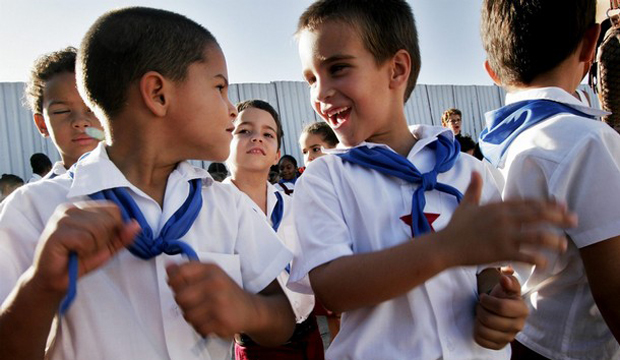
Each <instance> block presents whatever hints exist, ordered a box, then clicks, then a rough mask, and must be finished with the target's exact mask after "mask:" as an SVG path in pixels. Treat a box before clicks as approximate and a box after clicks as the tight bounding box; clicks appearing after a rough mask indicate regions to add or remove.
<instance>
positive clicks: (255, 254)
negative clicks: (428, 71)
mask: <svg viewBox="0 0 620 360" xmlns="http://www.w3.org/2000/svg"><path fill="white" fill-rule="evenodd" d="M196 178H200V179H202V199H203V205H202V209H201V211H200V215H199V216H198V218H197V219H196V221H195V222H194V224H193V226H192V228H191V229H190V230H189V232H188V233H187V234H186V235H185V236H183V237H182V238H181V240H183V241H185V242H186V243H188V244H189V245H191V246H192V247H193V249H194V250H196V253H197V254H198V256H199V258H200V259H201V261H204V262H214V263H216V264H218V265H219V266H221V267H222V268H223V269H224V270H225V271H226V272H227V273H228V275H229V276H230V277H231V278H232V279H234V280H235V281H236V282H237V283H238V284H239V285H241V286H242V287H243V288H244V289H245V290H247V291H249V292H253V293H256V292H259V291H261V290H262V289H263V288H265V287H266V286H267V285H269V284H270V283H271V282H272V281H273V280H274V279H275V278H276V276H277V275H278V274H279V273H280V272H281V271H282V269H283V268H284V267H285V266H286V264H288V263H289V262H290V261H291V259H292V254H291V253H290V251H288V250H287V249H286V248H285V247H284V246H283V245H282V244H281V242H280V241H279V240H278V238H277V236H276V235H275V233H274V232H273V230H272V229H271V228H270V227H269V225H267V224H266V223H265V221H264V219H263V218H262V217H260V216H258V214H256V212H255V211H254V210H253V209H252V207H251V204H250V202H249V201H248V198H247V197H246V196H244V195H243V194H242V193H241V192H240V191H238V190H236V189H234V188H232V187H230V186H225V185H222V184H219V183H217V182H215V181H213V180H212V179H211V177H210V176H209V174H208V172H207V171H206V170H203V169H199V168H195V167H193V166H191V165H190V164H189V163H187V162H182V163H180V164H179V165H178V166H177V168H176V169H175V170H174V171H173V172H172V173H171V174H170V176H169V178H168V182H167V185H166V192H165V197H164V206H163V211H162V209H161V208H160V207H159V205H158V204H157V203H156V202H155V201H154V200H152V199H151V198H150V197H148V196H147V195H146V194H144V193H143V192H142V191H141V190H139V189H138V188H136V187H135V186H133V185H132V184H130V183H129V182H128V181H127V179H126V178H125V177H124V176H123V174H122V173H121V172H120V170H119V169H118V168H117V167H116V166H115V165H114V164H113V163H112V162H111V161H110V160H109V158H108V156H107V153H106V151H105V147H104V146H103V144H101V145H99V146H98V147H97V148H96V149H95V150H94V151H93V152H92V153H91V154H90V155H89V156H88V157H87V158H85V159H83V160H82V161H81V162H80V163H78V165H77V168H76V169H75V179H74V180H73V181H72V180H71V179H70V177H69V175H68V174H67V175H63V176H60V177H57V178H55V179H52V180H43V181H40V182H37V183H35V184H31V185H29V186H27V187H24V189H18V190H19V193H17V194H16V196H14V197H12V198H11V199H10V202H9V203H8V204H7V205H6V206H5V207H4V208H3V209H2V212H0V279H1V285H0V302H1V301H4V299H5V298H6V296H7V293H8V291H10V290H11V288H12V287H13V286H14V284H15V283H16V282H17V280H18V278H19V276H20V275H21V274H22V273H23V272H24V271H25V270H26V269H27V268H28V267H29V266H30V265H31V263H32V261H33V255H34V249H35V246H36V245H37V240H38V239H39V235H40V234H41V232H42V230H43V228H44V226H45V223H46V222H47V220H48V219H49V217H50V215H51V214H52V212H53V211H54V209H55V208H56V207H57V206H58V205H59V204H61V203H64V202H67V201H71V202H73V201H81V200H85V199H87V196H86V194H90V193H93V192H96V191H99V190H102V189H105V188H113V187H118V186H123V187H128V188H129V189H128V192H129V193H130V194H131V196H132V198H133V199H134V200H135V201H136V203H137V204H138V206H139V207H140V209H141V210H142V212H143V214H144V216H145V218H146V220H147V222H148V223H149V225H150V226H151V228H152V229H153V232H154V234H155V235H157V234H159V232H160V231H161V228H162V227H163V225H164V224H165V222H166V221H167V220H168V218H170V216H171V215H172V214H173V213H174V212H175V211H176V210H177V209H178V208H179V207H180V206H181V204H182V203H183V202H184V201H185V199H186V198H187V195H188V193H189V183H188V180H190V179H196ZM42 199H44V200H45V201H42ZM184 261H186V260H185V259H184V258H183V257H182V256H181V255H175V256H168V255H163V254H162V255H160V256H157V257H156V258H154V259H151V260H148V261H145V260H142V259H140V258H137V257H135V256H133V255H131V253H129V251H127V250H122V251H121V252H120V253H118V254H117V255H116V256H115V257H114V258H113V259H112V260H110V261H109V262H108V263H107V264H106V265H104V266H103V267H101V268H100V269H98V270H95V271H93V272H92V273H90V274H88V275H87V276H84V277H82V278H80V279H79V281H78V286H77V296H76V298H75V301H74V302H73V304H72V305H71V307H70V308H69V310H68V312H67V313H66V314H65V315H64V316H62V317H60V321H58V322H57V325H58V327H57V328H53V329H52V334H51V335H50V339H51V341H50V347H49V351H48V356H49V358H50V359H63V360H64V359H102V360H103V359H115V360H124V359H126V360H135V359H149V360H151V359H174V360H177V359H226V360H229V359H230V349H231V341H230V340H223V339H219V338H217V337H215V336H208V337H207V338H206V340H203V339H202V338H201V336H200V335H199V334H198V333H196V332H195V331H194V330H193V328H192V327H191V325H189V324H188V323H187V322H186V321H185V320H184V319H183V316H182V313H181V310H180V309H179V307H178V306H177V304H176V303H175V301H174V298H173V294H172V291H171V289H170V288H169V286H168V285H167V283H166V277H167V276H166V270H165V266H166V265H167V264H169V263H171V262H184ZM57 319H58V318H57Z"/></svg>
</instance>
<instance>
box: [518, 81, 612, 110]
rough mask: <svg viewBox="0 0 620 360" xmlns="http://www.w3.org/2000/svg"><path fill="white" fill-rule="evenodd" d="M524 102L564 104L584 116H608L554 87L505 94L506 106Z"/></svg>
mask: <svg viewBox="0 0 620 360" xmlns="http://www.w3.org/2000/svg"><path fill="white" fill-rule="evenodd" d="M524 100H551V101H555V102H559V103H562V104H566V105H568V106H570V107H572V108H575V109H577V110H579V111H581V112H583V113H584V114H587V115H593V116H597V117H600V116H604V115H609V114H610V113H609V112H607V111H603V110H598V109H594V108H591V107H589V106H586V105H584V104H583V103H582V102H581V101H579V100H578V99H577V98H575V97H574V96H573V95H571V94H569V93H568V92H566V90H564V89H561V88H559V87H555V86H550V87H542V88H534V89H527V90H521V91H516V92H510V93H508V94H506V105H510V104H513V103H516V102H519V101H524Z"/></svg>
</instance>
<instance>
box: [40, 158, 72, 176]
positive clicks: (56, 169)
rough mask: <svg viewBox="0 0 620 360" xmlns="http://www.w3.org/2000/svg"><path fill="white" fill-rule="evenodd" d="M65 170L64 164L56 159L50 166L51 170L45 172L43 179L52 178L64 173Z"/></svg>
mask: <svg viewBox="0 0 620 360" xmlns="http://www.w3.org/2000/svg"><path fill="white" fill-rule="evenodd" d="M66 172H67V169H65V164H64V163H63V162H62V161H56V162H55V163H54V165H53V166H52V170H50V172H48V173H47V174H45V176H44V177H43V179H53V178H55V177H57V176H60V175H63V174H65V173H66Z"/></svg>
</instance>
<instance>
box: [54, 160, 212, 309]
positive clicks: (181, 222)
mask: <svg viewBox="0 0 620 360" xmlns="http://www.w3.org/2000/svg"><path fill="white" fill-rule="evenodd" d="M69 175H70V176H71V178H73V172H70V174H69ZM201 188H202V180H201V179H193V180H190V191H189V195H188V197H187V199H186V200H185V202H184V203H183V205H181V207H180V208H179V209H178V210H177V211H176V212H175V213H174V214H173V215H172V216H171V217H170V219H168V221H167V222H166V224H164V227H163V228H162V230H161V232H160V233H159V236H158V237H157V238H155V239H154V238H153V230H152V229H151V227H150V226H149V224H148V223H147V221H146V219H145V218H144V215H143V214H142V211H141V210H140V208H139V207H138V205H137V204H136V202H135V201H134V200H133V199H132V198H131V196H130V195H129V193H128V192H127V190H126V189H125V188H122V187H119V188H113V189H105V190H102V191H99V192H96V193H94V194H91V195H90V197H91V198H92V199H93V200H110V201H112V202H114V203H115V204H116V205H118V207H119V208H120V209H121V214H122V217H123V220H124V221H125V222H128V221H130V220H131V219H135V220H136V221H137V222H138V223H139V224H140V227H141V231H140V233H139V234H138V235H136V238H135V240H134V242H133V244H131V245H130V246H128V250H129V251H130V252H131V253H132V254H133V255H135V256H137V257H139V258H141V259H144V260H148V259H151V258H153V257H155V256H157V255H160V254H161V253H165V254H168V255H175V254H184V255H185V256H187V257H188V258H189V259H190V260H198V255H197V254H196V252H195V251H194V249H192V247H191V246H189V245H188V244H186V243H184V242H182V241H180V240H179V239H180V238H181V237H183V236H184V235H185V234H186V233H187V231H189V229H190V228H191V227H192V225H193V223H194V220H196V217H198V213H200V209H201V208H202V192H201ZM77 262H78V259H77V255H76V254H75V253H72V254H71V255H70V256H69V289H68V290H67V295H66V296H65V298H64V299H63V300H62V302H61V304H60V313H61V314H64V313H65V312H66V311H67V309H68V308H69V306H70V305H71V303H72V302H73V299H74V298H75V295H76V292H77V289H76V287H77V273H78V271H77V270H78V267H77Z"/></svg>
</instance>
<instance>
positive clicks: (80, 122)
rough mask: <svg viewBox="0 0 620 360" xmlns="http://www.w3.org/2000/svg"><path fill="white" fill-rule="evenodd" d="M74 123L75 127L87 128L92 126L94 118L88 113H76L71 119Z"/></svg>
mask: <svg viewBox="0 0 620 360" xmlns="http://www.w3.org/2000/svg"><path fill="white" fill-rule="evenodd" d="M71 121H72V125H73V127H75V128H86V127H89V126H92V124H93V123H92V119H91V118H90V116H89V115H88V114H79V113H78V114H76V115H75V117H74V118H73V119H72V120H71Z"/></svg>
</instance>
